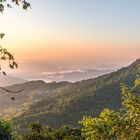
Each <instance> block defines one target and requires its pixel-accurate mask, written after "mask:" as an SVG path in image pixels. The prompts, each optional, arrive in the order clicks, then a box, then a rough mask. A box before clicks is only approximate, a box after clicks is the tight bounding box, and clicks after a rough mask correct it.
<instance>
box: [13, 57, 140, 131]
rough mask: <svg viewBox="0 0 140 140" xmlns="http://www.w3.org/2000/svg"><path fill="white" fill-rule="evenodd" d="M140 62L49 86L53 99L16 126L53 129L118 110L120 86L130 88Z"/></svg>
mask: <svg viewBox="0 0 140 140" xmlns="http://www.w3.org/2000/svg"><path fill="white" fill-rule="evenodd" d="M139 63H140V59H138V60H136V61H135V62H134V63H133V64H131V65H130V66H128V67H125V68H122V69H120V70H118V71H116V72H112V73H110V74H106V75H103V76H100V77H97V78H94V79H88V80H83V81H79V82H76V83H67V82H64V83H63V82H61V83H51V84H46V86H47V87H48V86H49V90H48V92H50V93H51V94H52V96H51V98H50V97H48V96H45V97H44V99H43V100H42V101H40V102H37V103H36V104H33V105H31V106H30V107H29V109H28V111H26V112H24V113H23V114H22V115H20V116H19V117H16V118H14V119H13V123H14V125H15V126H16V127H20V128H21V127H22V128H24V127H25V125H26V124H27V123H28V122H32V121H37V122H40V123H42V124H43V125H46V124H47V125H50V126H53V127H59V126H61V125H63V124H69V125H76V124H77V121H79V120H80V119H81V118H82V116H84V115H92V116H97V115H98V114H99V113H100V111H101V110H102V109H103V108H111V109H115V110H118V109H119V108H120V102H121V97H120V83H122V82H125V83H127V84H128V85H131V83H132V81H133V80H134V79H135V78H136V66H137V64H139ZM53 95H55V96H53Z"/></svg>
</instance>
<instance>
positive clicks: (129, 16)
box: [0, 0, 140, 73]
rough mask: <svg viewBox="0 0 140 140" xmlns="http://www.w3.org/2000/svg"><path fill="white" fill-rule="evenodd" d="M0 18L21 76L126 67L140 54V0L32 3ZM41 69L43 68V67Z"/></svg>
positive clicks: (9, 11)
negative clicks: (104, 66)
mask: <svg viewBox="0 0 140 140" xmlns="http://www.w3.org/2000/svg"><path fill="white" fill-rule="evenodd" d="M28 1H29V2H30V3H31V6H32V8H31V9H29V10H27V11H23V10H22V9H21V8H19V7H18V8H16V7H13V9H6V11H5V13H4V14H0V25H1V26H0V32H4V33H5V34H6V37H5V38H4V40H3V41H2V42H1V44H2V45H3V46H5V47H6V48H7V49H8V50H10V51H11V52H12V53H13V54H14V55H15V58H16V60H17V61H18V63H19V69H18V72H22V73H27V72H29V71H30V72H31V71H32V70H33V69H34V70H38V71H39V72H44V71H55V70H57V69H58V68H63V69H66V68H67V67H78V66H82V67H84V66H85V67H90V68H91V67H95V66H101V65H109V66H110V65H111V66H118V67H119V66H125V65H128V64H129V63H131V62H133V61H135V59H137V58H139V56H140V39H139V38H140V1H139V0H39V1H37V0H28ZM40 67H41V68H40Z"/></svg>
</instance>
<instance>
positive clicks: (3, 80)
mask: <svg viewBox="0 0 140 140" xmlns="http://www.w3.org/2000/svg"><path fill="white" fill-rule="evenodd" d="M24 82H27V80H23V79H21V78H17V77H14V76H10V75H6V76H5V75H2V74H1V75H0V86H1V87H6V86H11V85H14V84H20V83H24Z"/></svg>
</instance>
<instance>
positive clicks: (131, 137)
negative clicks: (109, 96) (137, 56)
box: [80, 66, 140, 140]
mask: <svg viewBox="0 0 140 140" xmlns="http://www.w3.org/2000/svg"><path fill="white" fill-rule="evenodd" d="M139 73H140V66H138V78H137V79H136V80H135V81H134V86H132V87H130V86H127V85H126V84H124V83H123V84H121V90H122V106H123V108H122V110H121V111H119V112H115V111H112V110H110V109H104V110H103V111H102V112H101V114H100V116H99V117H95V118H92V117H91V116H89V117H86V116H85V117H83V120H82V121H81V122H80V123H81V124H82V125H83V126H84V127H83V129H82V132H83V135H84V136H85V138H86V140H99V139H114V140H137V139H140V95H139V93H140V82H138V81H139V78H140V75H139Z"/></svg>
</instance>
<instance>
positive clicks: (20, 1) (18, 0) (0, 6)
mask: <svg viewBox="0 0 140 140" xmlns="http://www.w3.org/2000/svg"><path fill="white" fill-rule="evenodd" d="M7 1H8V0H0V12H1V13H3V12H4V10H5V7H7V8H12V6H11V3H9V2H7ZM10 2H12V3H14V4H15V5H17V6H20V5H21V6H22V8H23V9H24V10H26V9H28V8H29V7H30V6H31V5H30V3H28V2H26V1H25V0H10Z"/></svg>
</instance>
